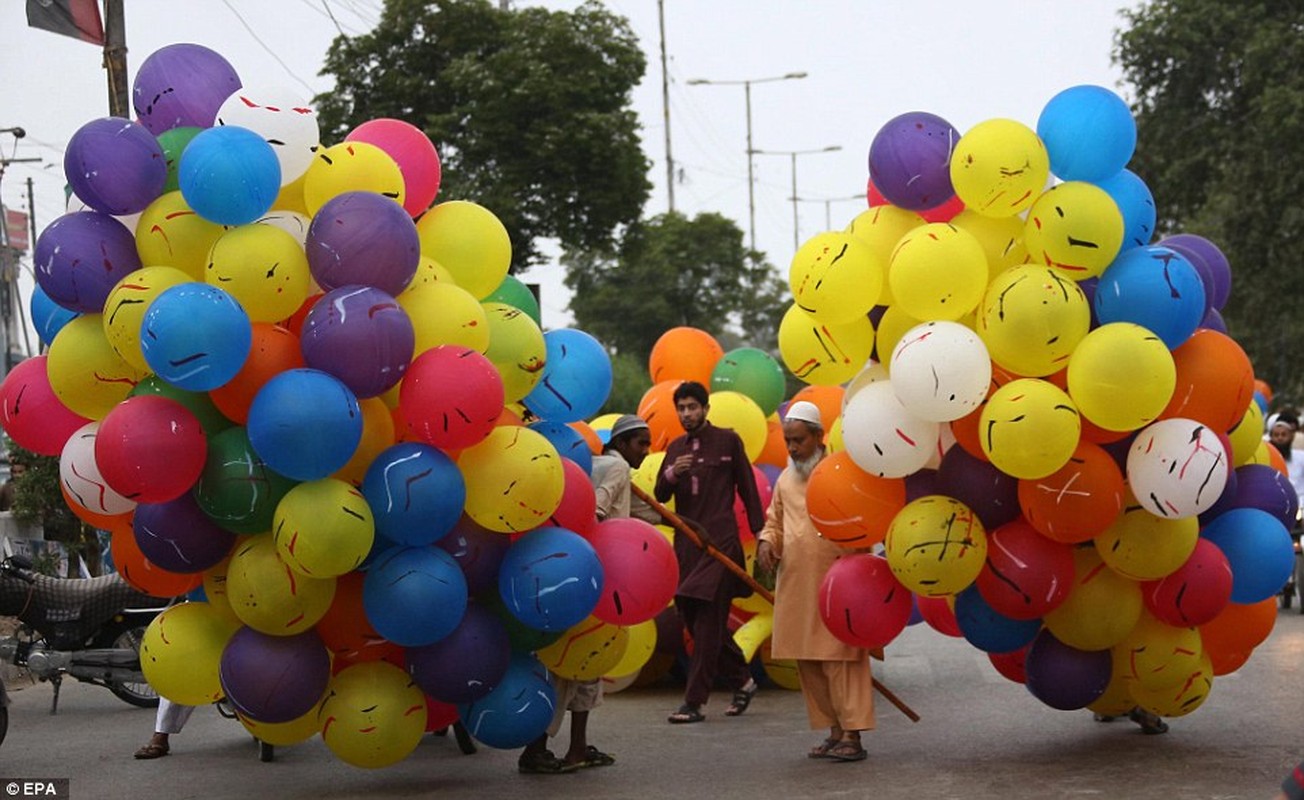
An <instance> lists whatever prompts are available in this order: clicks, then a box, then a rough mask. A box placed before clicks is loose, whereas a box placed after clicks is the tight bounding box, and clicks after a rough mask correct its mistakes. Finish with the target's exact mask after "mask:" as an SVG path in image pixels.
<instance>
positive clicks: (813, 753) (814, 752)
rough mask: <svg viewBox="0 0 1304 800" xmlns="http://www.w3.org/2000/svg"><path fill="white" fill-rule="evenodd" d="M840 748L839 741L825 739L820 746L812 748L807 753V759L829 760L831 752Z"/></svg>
mask: <svg viewBox="0 0 1304 800" xmlns="http://www.w3.org/2000/svg"><path fill="white" fill-rule="evenodd" d="M837 746H838V740H837V739H825V740H824V741H822V742H820V743H819V744H817V745H815V746H814V747H812V748H811V749H810V750H809V751H808V752H807V753H806V757H807V758H828V757H829V751H830V750H832V749H833V748H835V747H837Z"/></svg>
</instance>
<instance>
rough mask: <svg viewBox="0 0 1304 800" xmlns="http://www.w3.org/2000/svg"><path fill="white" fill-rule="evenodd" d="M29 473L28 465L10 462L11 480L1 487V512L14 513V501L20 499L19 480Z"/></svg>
mask: <svg viewBox="0 0 1304 800" xmlns="http://www.w3.org/2000/svg"><path fill="white" fill-rule="evenodd" d="M24 472H27V465H26V464H24V463H23V462H21V461H14V460H12V459H11V460H10V462H9V478H8V480H6V481H5V482H4V484H2V485H0V511H13V510H14V500H16V499H17V498H18V479H19V478H21V477H22V476H23V473H24Z"/></svg>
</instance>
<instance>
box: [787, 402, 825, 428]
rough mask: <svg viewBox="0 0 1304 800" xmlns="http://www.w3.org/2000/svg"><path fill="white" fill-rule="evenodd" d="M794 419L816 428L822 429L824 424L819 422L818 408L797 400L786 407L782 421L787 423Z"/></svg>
mask: <svg viewBox="0 0 1304 800" xmlns="http://www.w3.org/2000/svg"><path fill="white" fill-rule="evenodd" d="M794 419H795V420H800V421H801V422H805V423H808V424H810V425H814V426H815V427H817V428H823V427H824V423H823V422H822V421H821V420H820V409H819V406H817V405H815V404H814V403H811V402H809V401H806V400H798V401H797V402H795V403H793V404H792V405H790V406H788V413H786V414H784V415H783V421H784V422H788V421H789V420H794Z"/></svg>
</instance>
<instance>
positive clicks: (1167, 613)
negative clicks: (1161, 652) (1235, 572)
mask: <svg viewBox="0 0 1304 800" xmlns="http://www.w3.org/2000/svg"><path fill="white" fill-rule="evenodd" d="M1141 598H1142V599H1143V600H1144V601H1145V605H1146V609H1147V610H1149V611H1150V613H1151V614H1154V615H1155V617H1156V618H1157V619H1158V620H1160V621H1161V622H1166V623H1168V624H1169V625H1173V626H1175V627H1178V628H1188V627H1191V626H1193V625H1204V624H1205V623H1207V622H1209V621H1210V620H1212V619H1213V618H1214V617H1216V616H1218V615H1219V614H1221V613H1222V612H1223V609H1224V608H1226V607H1227V604H1228V603H1229V602H1231V598H1232V567H1231V563H1230V562H1229V561H1228V560H1227V556H1225V555H1223V551H1222V550H1221V549H1220V548H1219V547H1218V545H1216V544H1214V543H1213V542H1211V541H1209V540H1208V539H1205V538H1200V539H1197V540H1196V542H1195V550H1193V551H1192V552H1191V556H1190V558H1188V559H1186V563H1185V564H1183V565H1182V566H1180V567H1178V568H1177V569H1175V570H1173V571H1172V572H1170V573H1169V574H1168V575H1165V576H1164V577H1162V578H1160V579H1159V580H1157V581H1146V582H1144V583H1142V584H1141Z"/></svg>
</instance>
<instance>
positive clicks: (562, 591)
mask: <svg viewBox="0 0 1304 800" xmlns="http://www.w3.org/2000/svg"><path fill="white" fill-rule="evenodd" d="M498 593H499V594H500V595H501V596H502V599H503V603H504V604H505V605H506V606H507V610H508V611H510V612H511V613H512V616H514V617H516V618H517V619H518V620H520V621H521V622H522V623H524V624H525V625H528V626H529V627H531V628H535V629H537V630H542V631H564V630H566V629H567V628H569V627H570V626H572V625H574V624H576V623H578V622H580V621H582V620H583V619H584V618H585V617H587V616H588V615H589V614H591V613H592V612H593V609H594V607H595V606H597V604H598V598H599V597H600V596H601V594H602V562H601V561H599V560H598V554H597V551H595V550H594V549H593V545H591V544H589V543H588V542H587V541H586V540H585V539H584V537H582V536H580V535H579V534H578V533H574V532H572V531H568V530H566V529H565V528H555V527H551V526H545V527H541V528H535V529H534V530H532V531H530V532H529V533H527V534H525V535H524V536H522V537H521V538H520V539H517V540H516V541H515V542H513V543H512V546H511V547H510V548H508V550H507V554H506V555H504V556H503V563H502V565H501V566H499V568H498Z"/></svg>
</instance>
